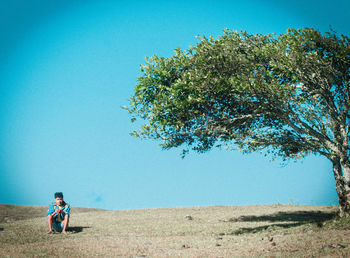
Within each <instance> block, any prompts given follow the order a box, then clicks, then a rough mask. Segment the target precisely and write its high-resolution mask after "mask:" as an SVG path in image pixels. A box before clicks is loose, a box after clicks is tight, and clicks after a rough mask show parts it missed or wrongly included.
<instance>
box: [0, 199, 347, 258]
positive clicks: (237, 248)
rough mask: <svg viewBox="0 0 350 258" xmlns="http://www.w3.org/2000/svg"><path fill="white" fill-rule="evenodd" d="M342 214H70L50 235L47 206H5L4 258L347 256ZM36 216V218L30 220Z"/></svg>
mask: <svg viewBox="0 0 350 258" xmlns="http://www.w3.org/2000/svg"><path fill="white" fill-rule="evenodd" d="M336 210H337V209H336V207H334V206H292V205H262V206H235V207H221V206H220V207H193V208H165V209H145V210H125V211H104V210H86V209H81V208H80V209H78V208H72V216H71V222H70V227H71V228H70V231H69V232H68V234H67V235H62V234H53V235H46V234H45V232H46V231H47V225H46V217H45V211H46V207H28V206H27V207H26V206H8V205H7V206H4V205H0V219H1V220H0V245H1V248H0V256H1V257H23V256H25V257H27V256H28V257H40V256H43V257H44V256H45V257H46V256H57V257H61V256H74V257H80V256H81V257H83V256H84V257H85V256H100V257H242V256H243V257H250V256H269V257H322V256H325V257H327V256H328V257H333V256H335V257H349V256H350V244H349V243H350V220H341V221H335V220H334V214H335V212H336ZM23 211H24V212H25V213H26V214H27V215H23V214H22V212H23ZM30 213H32V214H35V216H34V218H28V214H30ZM4 214H6V215H4ZM189 216H190V217H189ZM5 217H6V218H7V219H4V218H5ZM9 217H10V218H11V219H9ZM191 218H192V219H191ZM334 221H335V222H334Z"/></svg>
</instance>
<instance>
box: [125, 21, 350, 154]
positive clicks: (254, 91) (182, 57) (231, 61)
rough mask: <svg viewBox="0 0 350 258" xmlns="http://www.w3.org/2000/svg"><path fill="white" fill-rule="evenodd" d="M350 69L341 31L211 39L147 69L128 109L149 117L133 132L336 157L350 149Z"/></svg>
mask: <svg viewBox="0 0 350 258" xmlns="http://www.w3.org/2000/svg"><path fill="white" fill-rule="evenodd" d="M349 67H350V47H349V38H348V37H346V36H343V35H341V36H340V37H339V36H338V35H336V33H326V34H325V35H322V34H321V33H320V32H318V31H316V30H314V29H309V28H305V29H302V30H295V29H290V30H288V31H287V33H286V34H283V35H280V36H274V35H259V34H258V35H250V34H248V33H246V32H241V33H238V32H233V31H229V30H226V31H224V35H223V36H221V37H219V38H218V39H214V38H212V37H209V38H205V37H203V38H201V39H200V42H199V43H198V44H197V45H196V46H194V47H193V46H191V47H190V48H189V49H188V50H185V51H182V50H181V49H176V50H175V55H174V56H172V57H170V58H164V57H158V56H156V55H155V56H153V57H151V58H149V59H148V60H146V64H145V65H142V66H141V72H142V75H141V76H140V77H139V78H138V79H139V80H138V84H137V86H136V87H135V94H134V96H132V98H131V99H130V105H129V107H128V110H129V112H130V113H131V114H132V115H133V116H134V117H140V118H142V119H144V120H145V121H146V123H145V124H144V125H143V126H142V127H141V128H140V130H139V131H135V132H134V133H133V134H134V135H135V136H141V137H144V138H153V139H159V140H161V141H162V144H161V145H162V146H163V148H165V149H168V148H172V147H179V146H182V147H184V149H185V150H186V151H187V150H188V149H189V148H191V149H193V150H196V151H199V152H204V151H207V150H209V149H211V148H212V147H213V146H217V145H222V144H227V145H236V146H238V147H239V148H240V149H241V150H243V151H245V152H252V151H256V150H260V149H267V150H268V151H269V152H272V153H274V154H275V155H278V156H282V157H284V158H298V157H303V156H305V155H307V154H309V153H319V154H322V155H325V156H326V157H328V158H330V159H331V158H332V157H333V155H335V153H336V152H339V151H340V152H342V153H348V151H349V146H348V134H349V107H350V101H349V69H350V68H349ZM133 120H134V119H133Z"/></svg>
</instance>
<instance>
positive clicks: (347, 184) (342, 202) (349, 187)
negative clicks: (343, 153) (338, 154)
mask: <svg viewBox="0 0 350 258" xmlns="http://www.w3.org/2000/svg"><path fill="white" fill-rule="evenodd" d="M332 162H333V173H334V178H335V187H336V190H337V194H338V198H339V215H340V217H345V216H346V217H347V216H350V167H349V165H348V164H345V162H341V159H340V158H336V159H334V160H332Z"/></svg>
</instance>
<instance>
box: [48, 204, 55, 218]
mask: <svg viewBox="0 0 350 258" xmlns="http://www.w3.org/2000/svg"><path fill="white" fill-rule="evenodd" d="M54 213H57V212H56V210H55V208H54V205H50V206H49V210H48V211H47V213H46V216H49V215H51V214H54Z"/></svg>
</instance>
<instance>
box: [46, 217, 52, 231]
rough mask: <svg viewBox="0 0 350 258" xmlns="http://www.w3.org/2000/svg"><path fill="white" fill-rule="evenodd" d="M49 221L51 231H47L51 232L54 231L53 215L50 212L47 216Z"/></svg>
mask: <svg viewBox="0 0 350 258" xmlns="http://www.w3.org/2000/svg"><path fill="white" fill-rule="evenodd" d="M47 222H48V224H49V231H48V232H47V234H51V233H52V223H53V215H51V214H50V215H48V216H47Z"/></svg>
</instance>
